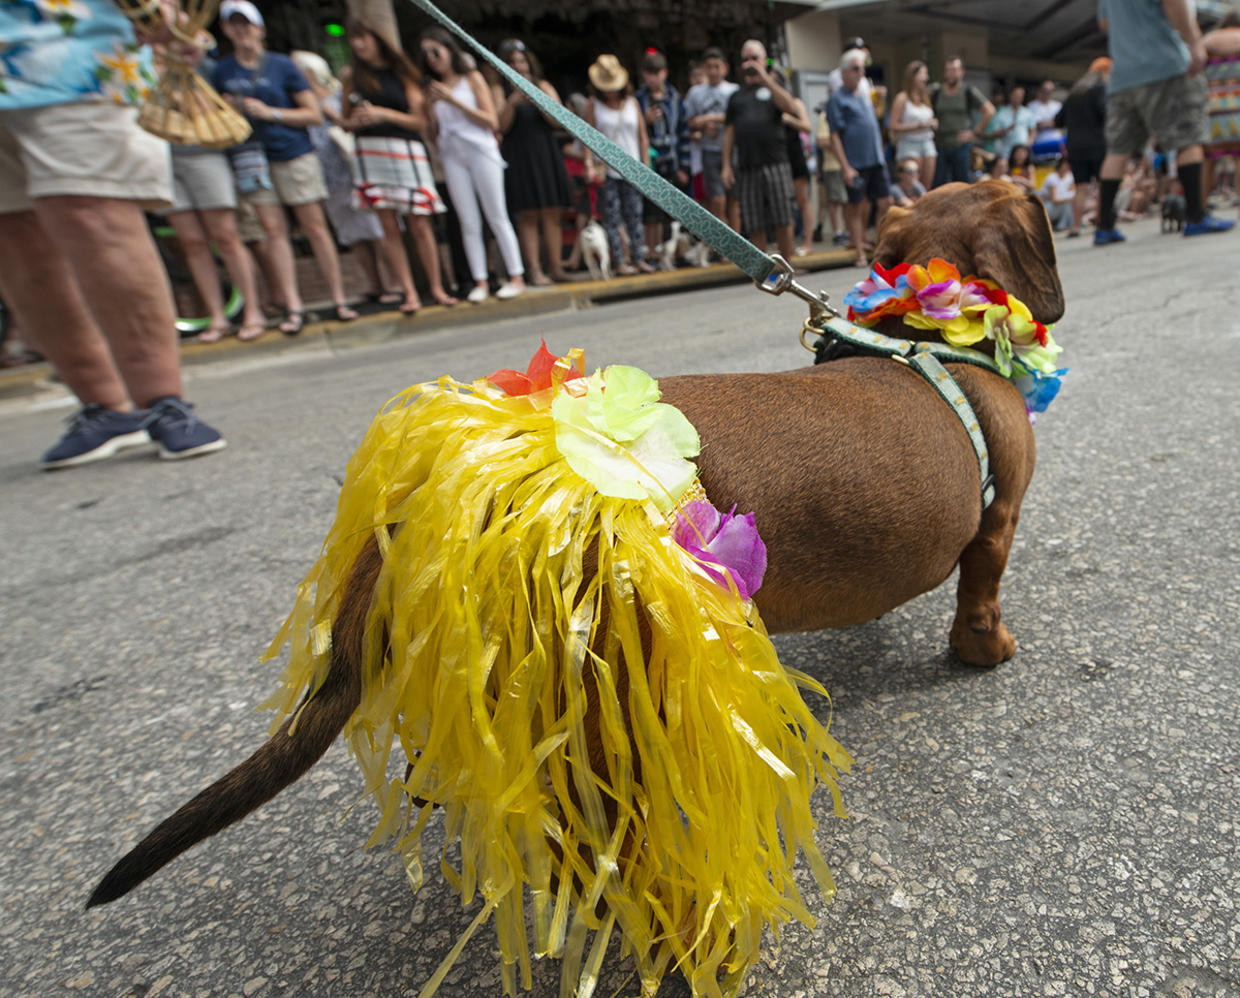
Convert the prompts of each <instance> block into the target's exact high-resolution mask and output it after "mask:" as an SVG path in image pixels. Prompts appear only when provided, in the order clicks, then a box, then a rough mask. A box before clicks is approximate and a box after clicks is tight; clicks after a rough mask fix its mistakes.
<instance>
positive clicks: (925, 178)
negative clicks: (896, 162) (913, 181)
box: [917, 155, 939, 190]
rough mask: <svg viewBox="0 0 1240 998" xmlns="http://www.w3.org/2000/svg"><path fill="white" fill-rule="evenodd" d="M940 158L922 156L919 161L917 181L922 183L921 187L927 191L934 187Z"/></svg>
mask: <svg viewBox="0 0 1240 998" xmlns="http://www.w3.org/2000/svg"><path fill="white" fill-rule="evenodd" d="M938 162H939V157H938V156H937V155H935V156H921V157H919V158H918V160H917V170H918V175H917V179H918V180H920V181H921V186H922V187H924V188H925V189H926V190H930V189H931V188H932V187H933V186H934V169H935V167H936V166H937V165H938Z"/></svg>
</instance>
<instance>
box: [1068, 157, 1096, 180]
mask: <svg viewBox="0 0 1240 998" xmlns="http://www.w3.org/2000/svg"><path fill="white" fill-rule="evenodd" d="M1068 165H1069V166H1071V167H1072V179H1073V180H1074V181H1076V182H1077V183H1078V184H1088V183H1089V182H1090V181H1091V180H1097V179H1098V178H1099V177H1100V176H1101V174H1102V157H1101V156H1099V157H1097V158H1095V157H1093V156H1079V157H1075V158H1074V157H1071V156H1069V157H1068Z"/></svg>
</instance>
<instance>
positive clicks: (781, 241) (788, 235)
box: [763, 222, 796, 260]
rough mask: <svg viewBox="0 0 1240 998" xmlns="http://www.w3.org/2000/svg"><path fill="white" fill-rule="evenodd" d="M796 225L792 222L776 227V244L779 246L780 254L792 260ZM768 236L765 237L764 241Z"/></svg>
mask: <svg viewBox="0 0 1240 998" xmlns="http://www.w3.org/2000/svg"><path fill="white" fill-rule="evenodd" d="M795 231H796V226H794V225H793V224H792V223H791V222H789V223H788V224H787V225H780V226H777V227H776V229H775V245H776V246H778V247H779V255H780V256H782V257H783V258H784V259H785V260H791V259H792V254H793V244H794V241H795V240H794V232H795ZM765 241H766V238H765V237H763V242H765Z"/></svg>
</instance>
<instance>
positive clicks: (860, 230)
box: [844, 201, 869, 267]
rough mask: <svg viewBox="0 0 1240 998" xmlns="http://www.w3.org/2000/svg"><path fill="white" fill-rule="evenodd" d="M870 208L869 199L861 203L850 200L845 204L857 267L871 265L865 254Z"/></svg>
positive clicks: (845, 216) (846, 218)
mask: <svg viewBox="0 0 1240 998" xmlns="http://www.w3.org/2000/svg"><path fill="white" fill-rule="evenodd" d="M868 210H869V202H868V201H862V202H861V203H860V204H852V203H851V202H850V203H849V204H847V205H845V206H844V219H845V221H846V222H847V223H848V234H849V235H850V236H852V244H853V252H854V253H855V254H856V256H855V258H854V260H853V264H854V266H857V267H866V266H869V261H868V260H867V259H866V256H865V219H866V214H867V213H868Z"/></svg>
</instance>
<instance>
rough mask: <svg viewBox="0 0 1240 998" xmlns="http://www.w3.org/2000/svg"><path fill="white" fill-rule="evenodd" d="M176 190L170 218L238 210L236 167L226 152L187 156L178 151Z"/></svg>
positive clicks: (174, 162)
mask: <svg viewBox="0 0 1240 998" xmlns="http://www.w3.org/2000/svg"><path fill="white" fill-rule="evenodd" d="M172 190H173V199H172V207H171V208H169V209H168V214H172V213H174V212H178V211H212V210H215V209H218V208H236V207H237V190H236V188H235V187H234V186H233V173H232V167H231V166H229V165H228V157H227V156H225V155H224V154H223V153H222V152H214V151H208V152H192V153H184V152H178V151H177V150H176V149H175V148H174V149H173V150H172Z"/></svg>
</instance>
